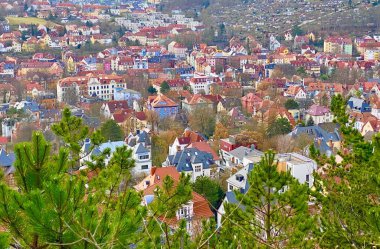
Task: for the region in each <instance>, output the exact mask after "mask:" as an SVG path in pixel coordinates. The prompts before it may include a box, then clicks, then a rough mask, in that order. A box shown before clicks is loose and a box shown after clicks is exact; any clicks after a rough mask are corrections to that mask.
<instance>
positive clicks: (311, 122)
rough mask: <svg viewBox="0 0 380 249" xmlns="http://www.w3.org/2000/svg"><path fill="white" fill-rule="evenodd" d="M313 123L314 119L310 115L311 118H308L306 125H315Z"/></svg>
mask: <svg viewBox="0 0 380 249" xmlns="http://www.w3.org/2000/svg"><path fill="white" fill-rule="evenodd" d="M313 125H314V120H313V119H312V118H311V117H310V118H309V119H308V120H307V123H306V126H313Z"/></svg>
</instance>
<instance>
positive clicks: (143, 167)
mask: <svg viewBox="0 0 380 249" xmlns="http://www.w3.org/2000/svg"><path fill="white" fill-rule="evenodd" d="M148 168H149V166H148V165H142V166H141V169H148Z"/></svg>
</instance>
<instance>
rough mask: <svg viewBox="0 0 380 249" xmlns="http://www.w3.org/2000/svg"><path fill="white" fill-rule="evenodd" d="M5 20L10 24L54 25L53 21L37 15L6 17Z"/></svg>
mask: <svg viewBox="0 0 380 249" xmlns="http://www.w3.org/2000/svg"><path fill="white" fill-rule="evenodd" d="M7 20H8V22H9V24H10V25H12V26H14V25H19V24H35V25H40V24H41V25H44V26H49V27H51V26H54V25H56V24H55V23H53V22H50V21H47V20H45V19H41V18H37V17H7Z"/></svg>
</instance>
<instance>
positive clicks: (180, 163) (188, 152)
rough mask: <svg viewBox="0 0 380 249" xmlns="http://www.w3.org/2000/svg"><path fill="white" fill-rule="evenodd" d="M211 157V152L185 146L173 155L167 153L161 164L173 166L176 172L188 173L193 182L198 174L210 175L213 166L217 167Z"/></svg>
mask: <svg viewBox="0 0 380 249" xmlns="http://www.w3.org/2000/svg"><path fill="white" fill-rule="evenodd" d="M213 158H214V157H213V155H212V154H211V153H208V152H203V151H200V150H199V149H197V148H185V149H183V150H181V151H178V152H177V153H175V155H169V156H168V157H167V158H166V160H165V162H164V163H163V166H164V167H167V166H175V167H176V168H177V171H178V172H180V173H181V172H184V173H186V174H188V175H190V176H191V181H192V182H195V181H196V179H197V178H198V177H200V176H207V177H210V176H211V169H212V168H213V167H215V169H217V167H218V166H217V165H216V164H215V161H214V159H213ZM216 171H217V170H216Z"/></svg>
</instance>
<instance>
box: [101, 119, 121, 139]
mask: <svg viewBox="0 0 380 249" xmlns="http://www.w3.org/2000/svg"><path fill="white" fill-rule="evenodd" d="M100 132H101V134H102V136H103V137H104V138H105V139H106V140H110V141H122V140H124V133H123V130H122V129H121V127H120V126H119V125H118V124H117V123H116V122H115V120H112V119H110V120H107V121H106V122H105V123H103V125H102V127H101V128H100Z"/></svg>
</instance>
